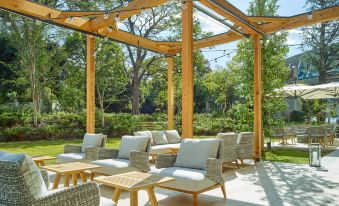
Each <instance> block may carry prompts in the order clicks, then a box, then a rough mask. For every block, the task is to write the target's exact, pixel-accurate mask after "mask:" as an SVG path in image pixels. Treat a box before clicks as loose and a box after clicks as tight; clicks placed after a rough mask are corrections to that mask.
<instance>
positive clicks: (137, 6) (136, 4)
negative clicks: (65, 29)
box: [88, 0, 167, 31]
mask: <svg viewBox="0 0 339 206" xmlns="http://www.w3.org/2000/svg"><path fill="white" fill-rule="evenodd" d="M166 2H167V0H147V1H145V0H134V1H131V2H129V4H128V6H127V7H124V6H121V7H119V8H116V9H114V10H113V11H109V12H108V13H107V14H108V19H107V20H105V19H104V17H103V14H100V15H97V16H96V18H95V19H93V20H91V21H89V22H88V24H90V26H91V30H92V31H96V30H98V29H100V28H103V27H107V26H109V25H111V24H112V23H113V21H114V18H115V17H116V16H117V15H119V18H120V20H121V21H123V20H125V19H127V18H129V17H131V16H134V15H136V14H139V13H140V12H141V10H142V8H152V7H156V6H160V5H162V4H164V3H166ZM121 11H123V12H121Z"/></svg>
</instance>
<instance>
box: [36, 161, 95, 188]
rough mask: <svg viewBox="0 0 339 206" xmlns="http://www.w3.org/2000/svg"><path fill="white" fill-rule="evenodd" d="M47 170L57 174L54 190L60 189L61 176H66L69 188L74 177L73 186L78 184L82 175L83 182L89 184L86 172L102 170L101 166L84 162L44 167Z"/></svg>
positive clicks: (65, 184)
mask: <svg viewBox="0 0 339 206" xmlns="http://www.w3.org/2000/svg"><path fill="white" fill-rule="evenodd" d="M42 168H43V169H45V170H48V171H52V172H55V173H56V176H55V180H54V184H53V189H56V188H58V186H59V182H60V179H61V176H62V175H64V176H65V182H64V186H65V187H68V186H69V179H70V177H72V182H73V186H76V185H77V184H78V176H79V175H80V177H81V180H82V182H87V178H86V174H85V171H86V170H92V169H96V168H100V166H97V165H92V164H88V163H82V162H73V163H66V164H58V165H51V166H43V167H42Z"/></svg>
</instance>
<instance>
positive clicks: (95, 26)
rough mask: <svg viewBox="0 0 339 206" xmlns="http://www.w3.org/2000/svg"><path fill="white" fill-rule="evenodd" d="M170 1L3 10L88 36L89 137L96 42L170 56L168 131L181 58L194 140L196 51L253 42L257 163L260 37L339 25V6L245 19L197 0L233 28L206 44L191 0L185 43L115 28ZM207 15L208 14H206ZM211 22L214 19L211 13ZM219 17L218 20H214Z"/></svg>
mask: <svg viewBox="0 0 339 206" xmlns="http://www.w3.org/2000/svg"><path fill="white" fill-rule="evenodd" d="M166 2H167V0H133V1H131V2H129V4H128V5H127V6H126V5H125V6H121V7H118V8H115V9H113V10H110V11H95V12H93V11H61V10H57V9H54V8H50V7H48V6H46V5H42V4H39V3H36V2H33V1H29V0H0V8H1V9H4V10H7V11H10V12H13V13H17V14H20V15H23V16H27V17H30V18H33V19H36V20H40V21H43V22H46V23H49V24H54V25H57V26H60V27H64V28H68V29H71V30H74V31H79V32H82V33H84V34H87V91H86V92H87V132H89V133H94V132H95V131H94V130H95V122H94V121H95V61H94V57H93V54H94V48H95V38H93V37H94V36H97V37H102V38H108V39H109V40H112V41H116V42H120V43H123V44H128V45H131V46H135V47H139V48H143V49H146V50H150V51H154V52H158V53H162V54H166V55H168V56H169V57H168V59H167V61H168V64H167V68H168V103H167V105H168V109H167V112H168V128H169V129H172V128H173V127H174V85H173V67H174V61H173V57H172V56H173V55H174V54H176V53H181V54H182V137H183V138H191V137H193V58H192V57H193V51H194V50H196V49H200V48H205V47H211V46H215V45H219V44H225V43H229V42H233V41H237V40H240V39H243V38H252V39H253V47H254V65H253V66H254V74H253V75H254V91H253V92H254V133H255V139H254V147H255V154H254V156H255V158H256V159H257V160H260V157H261V139H262V111H261V43H260V39H261V37H262V35H265V34H270V33H275V32H278V31H282V30H289V29H294V28H298V27H301V26H305V25H311V24H316V23H320V22H326V21H331V20H336V19H338V18H339V6H335V7H331V8H326V9H322V10H317V11H312V13H303V14H300V15H296V16H290V17H277V16H274V17H273V16H272V17H269V16H247V15H246V14H244V13H243V12H242V11H240V10H239V9H237V8H236V7H235V6H233V5H232V4H230V3H229V2H228V1H225V0H199V3H200V4H202V5H203V6H204V7H207V8H208V9H209V10H212V11H213V12H215V13H217V14H218V15H220V16H222V17H224V18H225V19H227V20H228V21H231V22H233V25H231V24H228V26H229V27H230V30H229V31H228V32H226V33H222V34H218V35H214V36H211V37H208V38H205V39H197V40H194V39H193V30H192V28H193V7H196V8H197V9H198V10H202V9H203V8H202V7H201V6H199V5H196V4H195V3H194V2H195V1H193V0H178V3H180V2H181V3H182V4H185V9H183V10H182V41H181V42H163V41H154V40H151V39H147V38H144V37H141V36H138V35H134V34H131V33H129V32H126V31H122V30H118V29H112V28H116V23H117V22H115V20H114V19H115V17H116V16H117V15H119V18H120V20H121V21H123V20H124V19H126V18H129V17H131V16H134V15H136V14H139V13H140V12H142V10H144V9H149V8H152V7H157V6H160V5H162V4H164V3H166ZM205 12H206V10H205ZM209 15H210V16H212V17H213V14H212V13H210V14H209ZM214 17H215V16H214Z"/></svg>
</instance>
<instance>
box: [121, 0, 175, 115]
mask: <svg viewBox="0 0 339 206" xmlns="http://www.w3.org/2000/svg"><path fill="white" fill-rule="evenodd" d="M175 11H178V9H177V6H176V3H168V4H165V5H163V6H159V7H155V8H150V9H147V10H145V11H144V12H143V13H141V14H139V15H136V16H133V17H130V18H128V19H127V20H126V21H125V22H124V24H125V26H126V27H127V30H128V31H129V32H131V33H132V34H136V35H139V36H142V37H145V38H151V39H154V40H161V38H160V36H161V35H160V34H161V33H163V32H164V31H168V30H169V29H170V28H171V27H173V26H174V21H173V12H175ZM126 49H127V53H128V58H129V62H128V64H127V65H125V73H126V75H127V76H128V79H129V87H130V91H131V103H132V114H139V113H140V96H141V94H140V85H141V81H142V80H143V79H145V78H147V77H148V76H151V75H154V74H156V73H157V72H158V71H157V70H153V71H150V68H151V67H152V64H154V63H155V62H156V61H157V60H158V59H159V57H158V56H157V55H154V54H153V55H152V54H150V53H149V52H148V51H147V50H143V49H140V48H132V47H131V46H126Z"/></svg>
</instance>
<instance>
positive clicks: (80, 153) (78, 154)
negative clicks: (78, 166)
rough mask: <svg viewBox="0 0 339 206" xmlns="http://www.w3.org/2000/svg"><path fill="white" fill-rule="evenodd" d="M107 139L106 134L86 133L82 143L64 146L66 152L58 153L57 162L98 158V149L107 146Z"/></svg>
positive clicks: (84, 160)
mask: <svg viewBox="0 0 339 206" xmlns="http://www.w3.org/2000/svg"><path fill="white" fill-rule="evenodd" d="M106 141H107V136H106V135H103V134H89V133H86V134H85V135H84V139H83V143H82V144H81V145H65V146H64V153H63V154H60V155H58V159H57V163H58V164H63V163H70V162H90V161H93V160H96V158H97V150H98V149H99V148H105V146H106Z"/></svg>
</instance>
